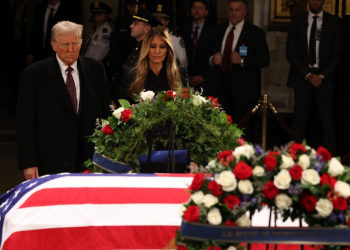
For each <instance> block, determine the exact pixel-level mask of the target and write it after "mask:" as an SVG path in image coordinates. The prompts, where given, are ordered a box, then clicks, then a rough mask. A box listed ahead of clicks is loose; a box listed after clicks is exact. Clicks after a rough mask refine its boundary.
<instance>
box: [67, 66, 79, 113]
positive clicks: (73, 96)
mask: <svg viewBox="0 0 350 250" xmlns="http://www.w3.org/2000/svg"><path fill="white" fill-rule="evenodd" d="M66 71H67V72H68V74H67V81H66V87H67V90H68V93H69V97H70V101H71V102H72V105H73V109H74V112H75V113H77V103H78V102H77V92H76V88H75V82H74V79H73V76H72V71H73V68H72V67H71V66H68V68H67V69H66Z"/></svg>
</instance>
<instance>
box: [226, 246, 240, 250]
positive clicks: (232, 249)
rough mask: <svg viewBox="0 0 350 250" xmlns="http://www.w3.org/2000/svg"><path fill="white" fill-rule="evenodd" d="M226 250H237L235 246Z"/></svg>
mask: <svg viewBox="0 0 350 250" xmlns="http://www.w3.org/2000/svg"><path fill="white" fill-rule="evenodd" d="M226 250H237V248H235V247H234V246H229V247H228V248H227V249H226Z"/></svg>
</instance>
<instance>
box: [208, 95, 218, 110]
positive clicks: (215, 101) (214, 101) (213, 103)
mask: <svg viewBox="0 0 350 250" xmlns="http://www.w3.org/2000/svg"><path fill="white" fill-rule="evenodd" d="M208 100H210V105H211V106H212V107H214V108H216V107H217V106H219V102H218V99H217V98H215V97H212V96H208Z"/></svg>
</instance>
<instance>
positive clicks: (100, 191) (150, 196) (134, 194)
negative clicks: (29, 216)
mask: <svg viewBox="0 0 350 250" xmlns="http://www.w3.org/2000/svg"><path fill="white" fill-rule="evenodd" d="M189 197H190V193H189V192H185V191H184V189H182V188H47V189H42V190H38V191H37V192H35V193H33V194H32V195H31V196H30V197H29V198H28V199H27V200H26V201H25V202H24V203H23V204H22V205H21V206H20V208H26V207H38V206H52V205H77V204H144V203H145V204H180V203H184V202H186V201H187V200H188V199H189Z"/></svg>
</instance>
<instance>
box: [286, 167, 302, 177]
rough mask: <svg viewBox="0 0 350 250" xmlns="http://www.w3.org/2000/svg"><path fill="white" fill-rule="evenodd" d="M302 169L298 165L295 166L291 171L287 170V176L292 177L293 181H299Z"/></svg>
mask: <svg viewBox="0 0 350 250" xmlns="http://www.w3.org/2000/svg"><path fill="white" fill-rule="evenodd" d="M302 172H303V169H302V168H301V167H300V166H299V165H295V166H294V167H292V168H291V169H289V174H290V176H291V177H292V179H293V180H296V181H298V180H300V179H301V175H302Z"/></svg>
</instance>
